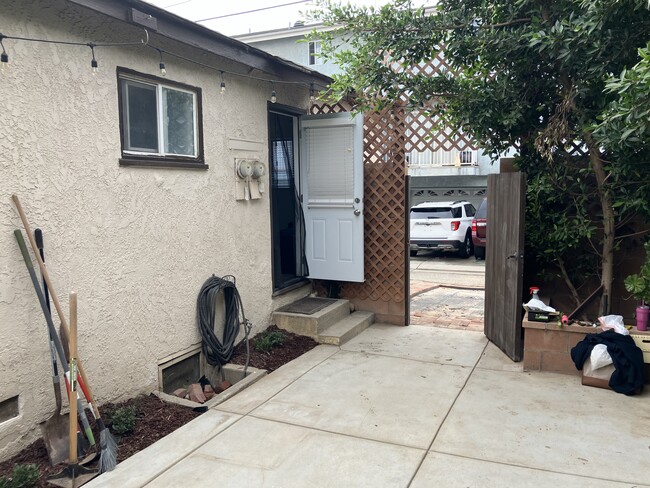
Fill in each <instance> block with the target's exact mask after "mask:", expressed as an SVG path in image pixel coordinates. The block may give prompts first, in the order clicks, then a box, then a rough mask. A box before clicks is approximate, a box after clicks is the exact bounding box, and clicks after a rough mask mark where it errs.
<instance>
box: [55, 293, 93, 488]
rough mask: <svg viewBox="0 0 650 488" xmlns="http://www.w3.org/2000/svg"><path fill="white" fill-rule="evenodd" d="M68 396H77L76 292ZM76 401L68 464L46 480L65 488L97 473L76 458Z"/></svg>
mask: <svg viewBox="0 0 650 488" xmlns="http://www.w3.org/2000/svg"><path fill="white" fill-rule="evenodd" d="M69 347H70V389H69V395H70V398H76V396H77V381H76V380H75V378H76V377H77V294H76V293H75V292H71V293H70V346H69ZM76 417H77V403H76V402H70V425H69V436H70V449H69V450H70V459H69V461H68V466H67V467H66V468H65V469H64V470H63V471H62V472H61V473H59V474H57V475H54V476H52V477H50V478H48V480H47V481H48V482H49V483H51V484H53V485H56V486H63V487H65V488H77V487H78V486H82V485H83V484H84V483H88V481H90V480H91V479H93V478H94V477H95V476H97V475H98V474H99V471H97V470H92V469H88V468H86V467H84V466H80V465H79V463H78V458H77V426H76V422H75V419H76Z"/></svg>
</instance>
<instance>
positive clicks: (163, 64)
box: [158, 49, 167, 76]
mask: <svg viewBox="0 0 650 488" xmlns="http://www.w3.org/2000/svg"><path fill="white" fill-rule="evenodd" d="M158 53H159V54H160V65H159V66H160V75H161V76H167V70H166V69H165V63H163V58H162V50H161V49H158Z"/></svg>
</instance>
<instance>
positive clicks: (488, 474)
mask: <svg viewBox="0 0 650 488" xmlns="http://www.w3.org/2000/svg"><path fill="white" fill-rule="evenodd" d="M459 486H463V487H477V488H502V487H504V486H516V487H517V488H540V487H544V486H548V487H561V488H584V487H586V486H588V487H589V488H623V487H629V484H627V483H615V482H611V481H603V480H599V479H594V478H586V477H581V476H571V475H565V474H558V473H551V472H549V471H542V470H539V469H529V468H520V467H517V466H510V465H507V464H501V463H492V462H488V461H477V460H475V459H467V458H462V457H458V456H449V455H446V454H439V453H436V452H430V453H429V454H428V455H427V457H426V459H425V460H424V463H422V466H421V467H420V469H419V470H418V473H417V475H416V476H415V479H414V480H413V483H412V484H411V485H410V487H409V488H431V487H436V488H457V487H459Z"/></svg>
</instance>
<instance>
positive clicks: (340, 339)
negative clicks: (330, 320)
mask: <svg viewBox="0 0 650 488" xmlns="http://www.w3.org/2000/svg"><path fill="white" fill-rule="evenodd" d="M374 321H375V314H374V313H372V312H361V311H359V312H354V313H352V314H350V315H348V316H347V317H345V318H344V319H342V320H339V321H338V322H337V323H335V324H332V325H330V326H329V327H328V328H327V329H325V330H323V331H322V332H321V333H320V334H318V342H320V343H321V344H333V345H335V346H340V345H342V344H345V343H346V342H347V341H349V340H350V339H352V338H353V337H355V336H357V335H359V334H360V333H361V332H363V331H364V330H366V329H367V328H368V327H370V325H372V323H373V322H374Z"/></svg>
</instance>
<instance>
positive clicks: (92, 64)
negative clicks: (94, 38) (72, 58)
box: [87, 42, 99, 75]
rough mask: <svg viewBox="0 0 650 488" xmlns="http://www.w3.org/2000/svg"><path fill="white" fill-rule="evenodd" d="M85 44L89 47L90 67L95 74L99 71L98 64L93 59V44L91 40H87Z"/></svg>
mask: <svg viewBox="0 0 650 488" xmlns="http://www.w3.org/2000/svg"><path fill="white" fill-rule="evenodd" d="M87 46H88V47H89V48H90V52H92V53H93V59H92V60H91V61H90V67H91V68H92V69H93V75H96V74H97V72H98V71H99V64H98V63H97V60H96V59H95V44H94V43H92V42H89V43H88V44H87Z"/></svg>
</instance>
